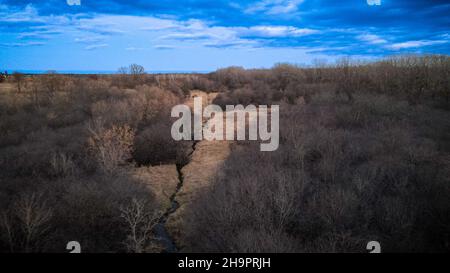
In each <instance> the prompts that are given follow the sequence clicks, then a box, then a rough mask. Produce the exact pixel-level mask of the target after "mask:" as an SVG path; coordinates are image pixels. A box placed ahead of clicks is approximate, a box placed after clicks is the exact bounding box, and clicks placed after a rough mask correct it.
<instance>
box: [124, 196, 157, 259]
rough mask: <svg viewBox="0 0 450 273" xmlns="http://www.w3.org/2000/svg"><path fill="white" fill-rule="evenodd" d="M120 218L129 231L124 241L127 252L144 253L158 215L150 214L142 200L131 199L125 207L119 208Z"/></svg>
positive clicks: (149, 242)
mask: <svg viewBox="0 0 450 273" xmlns="http://www.w3.org/2000/svg"><path fill="white" fill-rule="evenodd" d="M121 217H122V219H123V220H124V221H125V223H126V225H127V228H128V231H129V233H128V236H127V240H126V241H125V246H126V248H127V250H128V251H130V252H133V253H142V252H145V251H146V249H147V248H148V247H149V244H151V240H152V230H153V228H154V227H155V225H156V224H157V221H158V218H159V217H158V214H157V213H156V212H153V213H152V212H150V211H149V208H148V206H147V205H146V202H145V201H144V200H138V199H135V198H133V199H132V200H131V203H130V204H129V205H128V206H127V207H122V208H121Z"/></svg>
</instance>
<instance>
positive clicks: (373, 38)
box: [357, 34, 387, 45]
mask: <svg viewBox="0 0 450 273" xmlns="http://www.w3.org/2000/svg"><path fill="white" fill-rule="evenodd" d="M357 38H358V39H359V40H360V41H364V42H367V43H369V44H374V45H378V44H385V43H387V41H386V40H385V39H383V38H381V37H380V36H378V35H374V34H363V35H359V36H358V37H357Z"/></svg>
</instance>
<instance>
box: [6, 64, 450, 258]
mask: <svg viewBox="0 0 450 273" xmlns="http://www.w3.org/2000/svg"><path fill="white" fill-rule="evenodd" d="M139 71H140V72H139V73H131V74H130V73H118V74H111V75H62V74H56V73H47V74H43V75H14V76H10V77H8V78H7V79H2V82H0V166H1V167H2V168H1V170H0V252H66V250H65V247H66V244H67V242H69V241H73V240H76V241H78V242H80V244H81V245H82V247H83V251H84V252H367V250H366V244H367V242H369V241H379V242H380V243H381V244H382V247H383V251H385V252H446V251H449V249H450V202H449V196H450V115H449V111H450V58H449V57H448V56H402V57H395V58H389V59H385V60H382V61H378V62H373V63H361V62H353V61H350V60H348V59H343V60H341V61H340V62H338V63H337V64H336V65H329V66H315V67H299V66H295V65H290V64H278V65H276V66H274V67H273V68H271V69H253V70H245V69H243V68H240V67H229V68H224V69H219V70H217V71H215V72H212V73H209V74H159V75H156V74H146V73H143V70H139ZM198 96H201V97H203V98H204V103H206V104H210V103H214V104H217V105H219V106H221V107H222V108H223V109H225V108H224V107H225V105H237V104H243V105H248V104H254V105H257V106H258V105H279V106H280V146H279V149H278V150H276V151H274V152H261V151H260V149H259V143H258V142H255V141H206V140H202V141H178V142H177V141H174V140H173V139H172V137H171V134H170V130H171V126H172V123H173V121H174V119H173V118H171V115H170V112H171V109H172V107H173V106H175V105H177V104H186V105H188V106H190V107H192V104H193V103H192V101H193V98H194V97H198ZM204 124H207V120H204Z"/></svg>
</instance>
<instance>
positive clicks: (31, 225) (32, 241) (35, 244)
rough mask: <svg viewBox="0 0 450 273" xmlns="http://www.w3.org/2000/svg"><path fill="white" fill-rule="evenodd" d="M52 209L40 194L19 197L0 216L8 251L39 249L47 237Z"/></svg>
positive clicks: (0, 225) (33, 250) (32, 250)
mask: <svg viewBox="0 0 450 273" xmlns="http://www.w3.org/2000/svg"><path fill="white" fill-rule="evenodd" d="M52 216H53V213H52V210H51V209H50V208H49V207H48V206H47V204H46V203H45V201H44V200H43V198H42V196H41V195H38V194H35V193H32V194H27V195H23V196H22V197H20V198H19V199H18V200H17V201H16V202H15V203H14V205H13V207H12V208H11V209H10V210H9V213H6V212H4V213H3V214H2V216H1V218H0V220H1V221H0V227H1V228H2V234H3V237H4V240H5V241H6V242H7V244H8V245H9V248H10V251H12V252H13V251H23V252H36V251H40V250H41V247H42V244H43V243H44V242H45V238H47V235H48V231H49V229H50V227H51V226H50V221H51V220H52Z"/></svg>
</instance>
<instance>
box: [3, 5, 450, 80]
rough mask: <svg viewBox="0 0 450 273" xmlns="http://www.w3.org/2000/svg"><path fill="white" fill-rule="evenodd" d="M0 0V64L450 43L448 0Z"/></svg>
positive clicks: (304, 54) (265, 60)
mask: <svg viewBox="0 0 450 273" xmlns="http://www.w3.org/2000/svg"><path fill="white" fill-rule="evenodd" d="M77 1H78V0H47V1H33V0H0V31H1V36H0V69H9V70H48V69H52V70H60V71H61V70H116V69H117V68H118V67H121V66H125V65H128V64H131V63H138V64H141V65H143V66H144V67H145V68H146V69H147V70H148V71H210V70H214V69H217V68H220V67H226V66H230V65H238V66H244V67H247V68H259V67H271V66H272V65H273V64H274V63H277V62H291V63H298V64H310V63H311V62H314V60H321V61H323V60H327V61H328V62H333V61H334V60H335V59H336V58H340V57H342V56H352V57H354V58H363V59H372V58H379V57H383V56H387V55H395V54H405V53H438V54H449V53H450V16H449V15H450V1H448V0H446V1H438V0H434V1H430V0H381V4H380V5H370V4H369V3H368V2H377V1H375V0H348V1H337V0H334V1H331V0H252V1H237V0H235V1H222V0H215V1H211V0H168V1H163V0H159V1H150V0H147V1H144V0H135V1H131V0H79V1H80V5H69V2H70V3H71V2H77Z"/></svg>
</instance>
